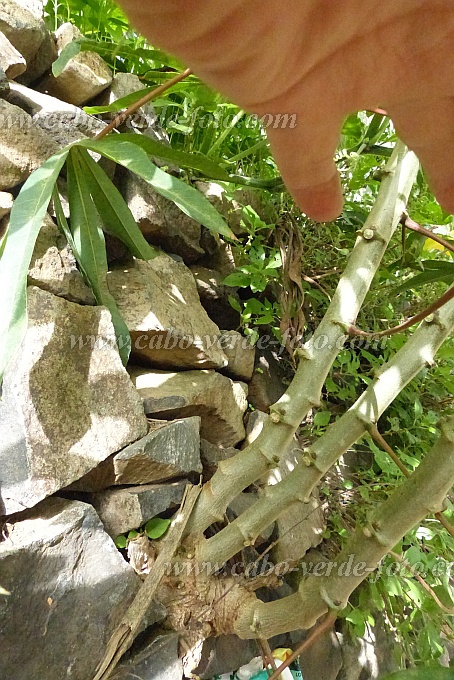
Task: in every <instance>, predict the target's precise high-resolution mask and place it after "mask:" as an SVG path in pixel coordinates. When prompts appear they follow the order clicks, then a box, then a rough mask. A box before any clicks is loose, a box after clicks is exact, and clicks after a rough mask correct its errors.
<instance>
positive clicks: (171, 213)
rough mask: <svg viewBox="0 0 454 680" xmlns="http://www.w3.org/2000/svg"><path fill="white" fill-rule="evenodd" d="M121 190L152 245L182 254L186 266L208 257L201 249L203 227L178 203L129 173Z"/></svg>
mask: <svg viewBox="0 0 454 680" xmlns="http://www.w3.org/2000/svg"><path fill="white" fill-rule="evenodd" d="M120 188H121V192H122V194H123V197H124V198H125V200H126V202H127V204H128V206H129V208H130V210H131V212H132V214H133V215H134V219H135V220H136V222H137V224H138V225H139V227H140V230H141V231H142V233H143V235H144V236H145V238H146V239H147V241H148V242H149V243H152V244H153V245H156V246H160V247H161V248H164V250H166V251H167V252H170V253H175V254H176V255H180V257H182V258H183V260H184V261H185V262H186V263H187V264H191V263H192V262H195V261H196V260H198V259H200V257H201V256H202V255H204V254H205V251H204V250H203V248H202V247H201V246H200V236H201V227H200V224H198V223H197V222H196V221H195V220H193V219H191V218H190V217H188V216H187V215H185V214H184V213H183V212H182V211H181V210H180V209H179V208H178V207H177V206H176V205H175V203H173V202H172V201H169V199H167V198H164V196H161V195H160V194H158V193H156V191H155V190H154V189H153V188H152V187H151V186H150V185H149V184H148V183H147V182H145V180H143V179H141V178H140V177H137V176H136V175H133V174H132V173H129V172H126V173H123V174H122V180H121V187H120Z"/></svg>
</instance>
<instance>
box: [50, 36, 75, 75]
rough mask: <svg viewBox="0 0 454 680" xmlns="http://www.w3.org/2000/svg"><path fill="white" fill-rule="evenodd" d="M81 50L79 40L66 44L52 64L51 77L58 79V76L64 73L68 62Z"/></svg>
mask: <svg viewBox="0 0 454 680" xmlns="http://www.w3.org/2000/svg"><path fill="white" fill-rule="evenodd" d="M81 50H82V43H81V41H80V40H73V41H72V42H70V43H68V44H67V45H66V46H65V47H64V48H63V49H62V51H61V52H60V55H59V57H58V59H56V60H55V61H54V63H53V64H52V75H53V76H54V77H55V78H58V76H59V75H61V73H62V72H63V71H64V69H65V68H66V65H67V64H68V61H70V60H71V59H73V57H75V56H77V55H78V54H79V52H80V51H81Z"/></svg>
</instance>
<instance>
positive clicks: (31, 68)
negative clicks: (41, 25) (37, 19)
mask: <svg viewBox="0 0 454 680" xmlns="http://www.w3.org/2000/svg"><path fill="white" fill-rule="evenodd" d="M57 57H58V52H57V44H56V41H55V36H54V34H53V33H51V32H50V31H46V33H45V35H44V38H43V41H42V43H41V45H40V46H39V47H38V51H37V52H36V54H35V55H34V56H33V57H32V58H31V59H30V60H29V61H28V62H27V70H26V71H25V73H22V74H21V75H20V76H19V77H18V81H19V82H20V83H24V85H28V84H29V83H34V82H35V80H37V79H38V78H40V77H41V76H42V75H44V73H46V71H50V69H51V67H52V64H53V63H54V61H56V59H57Z"/></svg>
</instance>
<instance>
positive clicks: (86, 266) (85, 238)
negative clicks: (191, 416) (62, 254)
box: [67, 147, 131, 365]
mask: <svg viewBox="0 0 454 680" xmlns="http://www.w3.org/2000/svg"><path fill="white" fill-rule="evenodd" d="M78 153H79V152H78V149H77V148H74V147H73V148H72V149H71V152H70V155H69V157H68V163H67V168H68V199H69V206H70V212H71V232H72V235H73V243H74V248H75V253H77V255H76V257H77V259H78V261H80V262H81V263H82V268H83V271H84V272H85V275H86V277H87V278H88V280H89V282H90V285H91V288H92V290H93V294H94V296H95V298H96V301H97V303H98V304H100V305H104V306H105V307H107V309H108V310H109V312H110V313H111V316H112V323H113V325H114V328H115V335H116V338H117V344H118V349H119V352H120V356H121V359H122V361H123V364H124V365H126V363H127V361H128V358H129V353H130V351H131V338H130V335H129V331H128V328H127V326H126V324H125V322H124V320H123V318H122V316H121V314H120V312H119V310H118V307H117V303H116V302H115V300H114V298H113V296H112V295H111V293H110V292H109V288H108V285H107V256H106V244H105V241H104V234H103V233H102V228H101V218H100V217H99V214H98V211H97V210H96V206H95V204H94V203H93V200H92V198H91V196H90V192H89V189H88V186H87V174H86V172H85V169H84V167H83V166H82V164H81V161H80V158H79V156H78Z"/></svg>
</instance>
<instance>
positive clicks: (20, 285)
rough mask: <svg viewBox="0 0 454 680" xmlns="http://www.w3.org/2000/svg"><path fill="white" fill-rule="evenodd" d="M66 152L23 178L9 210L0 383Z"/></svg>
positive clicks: (1, 273)
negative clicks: (36, 243) (30, 271)
mask: <svg viewBox="0 0 454 680" xmlns="http://www.w3.org/2000/svg"><path fill="white" fill-rule="evenodd" d="M68 153H69V148H65V149H62V150H61V151H59V152H58V153H56V154H55V155H54V156H52V157H51V158H49V159H47V160H46V161H44V163H43V164H42V165H41V167H40V168H38V170H35V172H34V173H33V174H32V175H30V177H29V178H28V179H27V181H26V182H25V184H24V186H23V187H22V190H21V192H20V193H19V195H18V197H17V198H16V200H15V201H14V204H13V208H12V210H11V217H10V223H9V229H8V234H7V236H6V237H5V243H4V250H3V254H2V257H1V260H0V286H1V288H0V290H1V291H2V311H1V315H0V337H1V338H2V342H1V347H0V381H1V380H2V378H3V373H4V371H5V368H6V366H7V364H8V362H9V361H10V359H11V358H12V357H13V355H14V354H15V352H16V351H17V349H18V348H19V345H20V343H21V342H22V339H23V336H24V334H25V331H26V328H27V294H26V288H27V273H28V268H29V265H30V260H31V258H32V255H33V249H34V246H35V242H36V238H37V236H38V232H39V230H40V229H41V225H42V223H43V220H44V216H45V214H46V211H47V207H48V205H49V201H50V199H51V196H52V190H53V188H54V185H55V182H56V181H57V178H58V175H59V173H60V170H61V168H62V167H63V164H64V162H65V160H66V157H67V156H68Z"/></svg>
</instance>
